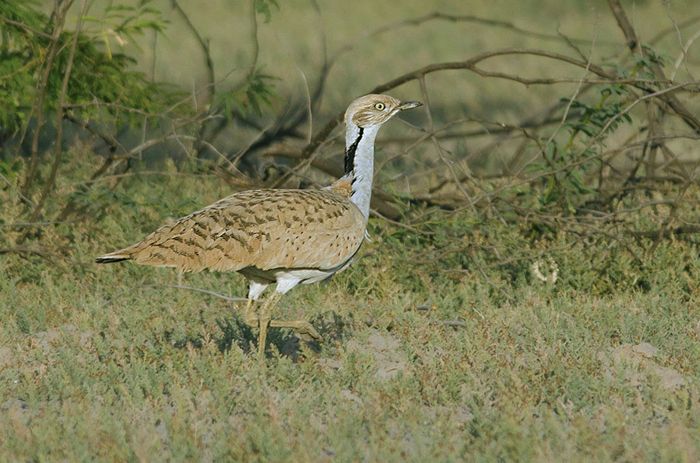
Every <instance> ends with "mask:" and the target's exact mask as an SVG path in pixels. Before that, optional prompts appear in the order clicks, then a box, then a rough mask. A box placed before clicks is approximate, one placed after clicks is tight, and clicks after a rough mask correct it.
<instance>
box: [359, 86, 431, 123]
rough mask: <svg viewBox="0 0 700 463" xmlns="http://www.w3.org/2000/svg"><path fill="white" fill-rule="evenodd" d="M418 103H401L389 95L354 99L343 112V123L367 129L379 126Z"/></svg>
mask: <svg viewBox="0 0 700 463" xmlns="http://www.w3.org/2000/svg"><path fill="white" fill-rule="evenodd" d="M422 104H423V103H421V102H419V101H401V100H397V99H396V98H394V97H392V96H389V95H375V94H371V95H365V96H361V97H360V98H358V99H356V100H355V101H353V102H352V103H350V106H348V110H347V111H346V112H345V123H346V124H348V125H350V124H354V125H356V126H358V127H362V128H368V127H373V126H380V125H382V124H383V123H385V122H386V121H388V120H389V119H391V118H392V117H393V116H394V115H396V114H397V113H399V112H401V111H403V110H405V109H411V108H415V107H417V106H421V105H422Z"/></svg>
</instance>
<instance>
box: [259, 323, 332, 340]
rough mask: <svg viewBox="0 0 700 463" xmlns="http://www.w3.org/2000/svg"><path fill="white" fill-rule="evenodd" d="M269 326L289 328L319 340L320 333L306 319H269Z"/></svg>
mask: <svg viewBox="0 0 700 463" xmlns="http://www.w3.org/2000/svg"><path fill="white" fill-rule="evenodd" d="M270 326H271V327H273V328H291V329H293V330H294V331H296V332H298V333H299V334H301V335H307V336H309V337H310V338H312V339H314V340H316V341H320V340H321V335H320V334H318V331H316V329H315V328H314V327H313V325H312V324H311V323H309V322H307V321H306V320H270Z"/></svg>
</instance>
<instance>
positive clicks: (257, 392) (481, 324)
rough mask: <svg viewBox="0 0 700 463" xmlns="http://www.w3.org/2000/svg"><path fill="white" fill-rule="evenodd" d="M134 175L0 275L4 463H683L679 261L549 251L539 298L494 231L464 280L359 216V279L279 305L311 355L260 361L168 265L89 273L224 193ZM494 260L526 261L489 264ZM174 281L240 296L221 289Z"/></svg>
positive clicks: (235, 289)
mask: <svg viewBox="0 0 700 463" xmlns="http://www.w3.org/2000/svg"><path fill="white" fill-rule="evenodd" d="M144 180H145V179H143V178H139V177H135V178H133V179H130V180H127V181H125V182H124V183H123V184H122V186H121V187H120V188H121V189H123V192H124V193H125V195H126V194H127V193H128V197H129V200H128V201H126V200H124V201H123V202H121V203H119V202H118V203H115V204H114V205H112V206H111V207H110V209H109V210H108V211H107V212H109V214H107V215H106V217H105V218H104V219H102V220H101V221H98V222H94V223H87V224H82V225H79V226H80V227H86V228H85V229H79V230H78V229H75V230H74V232H75V238H73V244H72V245H71V247H70V254H69V255H68V256H67V259H65V258H64V259H59V260H58V261H57V262H56V263H55V264H52V263H51V262H47V261H45V260H43V259H39V258H29V260H26V259H24V258H20V257H18V256H14V255H10V256H5V257H3V258H2V260H0V272H1V273H2V274H3V275H5V278H3V279H1V280H0V293H2V295H3V301H2V303H1V304H0V317H2V320H3V321H4V323H3V324H2V326H1V327H0V408H1V409H2V416H3V418H2V419H1V420H0V460H4V461H18V460H25V461H26V460H32V461H56V460H68V461H86V460H95V459H97V460H106V461H115V460H116V461H123V460H140V461H182V460H205V461H207V460H209V461H211V460H234V461H358V460H366V461H406V460H408V461H456V460H468V461H515V460H517V461H564V460H566V461H591V460H595V461H696V460H697V459H698V452H699V451H700V448H699V442H700V439H699V438H700V436H699V435H698V429H700V428H698V426H697V423H698V420H699V419H700V410H699V408H698V404H697V400H696V397H697V396H698V393H699V392H700V391H699V390H698V373H699V372H700V360H699V359H700V326H699V325H698V318H697V311H696V310H695V309H694V308H695V307H697V306H698V302H699V297H698V296H699V295H700V292H699V291H698V285H697V281H698V280H697V275H698V273H699V271H698V259H697V249H696V248H694V247H693V246H690V245H688V244H684V243H682V242H665V243H662V244H661V245H659V246H656V247H652V246H650V245H649V244H640V245H636V247H635V250H636V251H638V252H640V253H643V254H644V255H645V256H647V259H645V261H647V262H649V263H648V264H647V265H646V267H644V268H643V269H640V268H638V267H635V265H634V264H633V263H632V261H631V260H629V259H626V258H625V253H624V252H622V251H620V250H614V249H613V251H611V254H610V258H611V259H616V260H617V261H618V265H617V267H610V266H608V267H607V268H606V270H604V271H602V272H593V273H591V267H593V268H596V267H598V266H599V265H608V264H606V263H605V262H607V261H605V260H604V259H603V260H602V261H598V260H596V259H597V257H596V254H600V255H602V254H604V253H605V252H606V251H605V250H604V249H603V247H602V246H601V247H600V248H599V249H592V248H591V247H590V246H588V247H584V246H582V245H580V244H576V243H575V242H574V241H566V239H565V238H562V240H564V241H565V242H563V243H552V244H551V246H552V247H551V249H552V250H553V251H552V253H551V255H552V256H553V258H555V260H557V261H558V262H559V265H560V274H561V276H560V278H559V280H558V281H557V283H556V284H555V285H553V286H552V285H546V284H543V283H541V282H539V281H538V280H536V279H533V278H532V277H531V276H530V275H529V271H528V266H529V264H530V263H531V260H528V259H527V258H526V257H524V256H527V255H529V254H527V253H529V252H531V251H532V250H533V248H532V246H527V245H526V244H525V242H524V241H513V240H516V239H517V238H516V237H517V233H515V232H511V233H509V232H508V230H507V229H505V228H504V229H503V230H500V231H499V230H497V229H496V228H490V229H491V230H494V231H496V233H495V235H496V236H497V238H493V239H492V241H491V245H490V246H487V245H485V244H484V245H483V246H481V248H479V247H477V248H474V249H477V250H476V251H475V250H474V249H472V250H471V251H467V250H466V249H467V248H465V250H464V251H462V252H465V253H467V254H468V258H467V259H465V260H463V262H466V263H464V264H459V265H458V264H456V263H455V262H457V261H455V260H453V259H458V260H459V259H462V257H463V256H459V255H451V254H450V255H445V256H443V257H437V256H439V254H435V253H436V252H437V251H439V250H441V249H444V247H443V246H442V245H440V246H437V247H436V246H433V245H431V244H430V243H428V242H426V241H421V240H418V239H415V238H414V239H413V240H410V239H407V236H409V235H408V232H406V231H405V230H403V229H397V228H393V227H391V226H389V225H387V224H385V223H383V222H380V221H373V222H372V224H371V229H372V235H373V242H371V243H368V244H367V246H366V248H365V250H364V251H363V253H362V257H361V258H360V259H359V261H358V262H357V263H356V264H355V265H354V266H353V267H351V268H350V269H349V270H348V271H346V272H344V273H342V274H339V275H337V276H336V277H335V278H334V279H332V280H331V281H330V282H329V283H327V284H322V285H314V286H310V287H302V288H299V289H296V290H295V291H293V292H292V293H290V294H289V295H288V297H286V298H285V299H284V300H283V302H282V303H281V305H280V307H279V309H278V311H277V313H278V314H279V315H280V316H284V317H293V316H298V315H301V316H303V317H307V318H309V319H311V320H312V321H313V323H314V325H315V326H316V327H317V328H318V329H319V330H320V331H321V332H322V334H323V335H324V336H325V338H326V341H325V342H324V343H323V344H322V345H320V346H319V345H317V346H307V345H305V344H303V343H299V341H298V340H297V339H296V338H295V337H294V336H293V334H292V333H290V332H286V331H278V330H273V332H272V334H271V343H270V349H269V355H268V358H267V364H266V365H265V366H263V367H261V365H259V364H258V362H257V359H256V355H255V352H254V348H253V350H252V351H249V350H250V349H251V346H254V342H255V333H252V332H250V331H249V330H247V328H245V327H244V325H243V324H242V323H241V321H240V318H239V317H240V313H239V312H237V311H236V310H235V309H234V308H233V307H231V306H230V304H229V303H227V302H225V301H223V300H221V299H217V298H215V297H211V296H205V295H201V294H198V293H193V292H188V291H184V290H178V289H173V288H171V287H168V285H172V284H175V283H176V281H177V279H176V275H175V274H174V273H173V272H170V271H167V270H161V269H153V268H144V267H138V266H135V265H111V266H96V265H93V264H92V263H91V260H92V258H93V257H94V256H95V255H97V254H99V253H101V252H103V251H107V250H110V249H112V248H113V247H117V246H120V245H123V244H126V243H128V242H129V241H132V240H134V239H137V238H139V237H140V236H141V235H142V234H143V233H144V232H147V231H149V230H150V229H152V228H153V226H155V225H157V223H159V222H160V221H161V220H162V219H161V218H160V217H163V216H168V215H177V214H179V213H181V212H182V211H181V210H180V209H185V208H191V205H190V204H189V203H190V202H193V203H199V204H204V203H206V202H207V201H209V200H211V199H212V198H213V197H216V196H218V195H219V193H220V191H219V189H220V188H222V186H221V185H220V183H221V182H220V181H218V180H215V179H213V178H208V179H207V178H205V179H204V180H197V179H192V178H189V177H184V176H176V177H172V178H170V179H169V180H167V182H166V181H151V182H146V181H144ZM182 192H187V193H186V195H187V197H185V198H182V197H181V195H182ZM155 195H164V197H173V198H174V197H178V195H180V198H181V200H182V204H175V205H168V204H162V203H158V204H155V203H152V202H151V201H149V199H148V198H152V197H155ZM470 220H472V223H473V218H470V217H469V216H468V214H467V213H464V214H462V216H461V217H454V216H453V217H452V218H447V217H443V222H442V223H443V228H444V229H445V230H449V229H450V227H455V228H459V226H463V227H465V228H466V227H469V226H474V225H469V223H470ZM132 224H135V226H133V227H132ZM460 224H461V225H460ZM494 226H495V225H494ZM78 231H79V232H80V233H78ZM555 244H556V246H555ZM494 246H495V249H496V252H500V251H498V247H502V249H505V250H510V255H512V256H514V257H523V261H522V262H521V263H519V264H516V265H511V266H510V267H498V266H493V265H490V263H489V262H488V261H487V260H485V259H487V258H488V256H489V255H490V254H492V253H493V252H494ZM478 249H482V250H481V251H478ZM421 259H427V260H431V261H432V263H424V264H416V263H417V262H420V260H421ZM516 262H517V260H516ZM412 263H413V265H411V264H412ZM460 269H461V270H460ZM456 270H459V271H456ZM482 272H483V273H482ZM641 277H644V278H645V281H646V283H645V284H644V285H638V284H633V282H634V281H638V280H639V278H641ZM606 278H607V279H608V283H607V284H600V281H601V280H605V279H606ZM628 280H629V281H628ZM596 283H598V285H596ZM185 284H188V285H191V286H196V287H202V288H210V289H214V290H217V291H220V292H223V293H226V294H233V295H242V294H244V291H245V287H244V281H243V279H242V278H241V277H239V276H236V275H230V274H212V273H204V274H196V275H188V276H187V277H186V280H185ZM643 343H649V344H650V345H651V346H653V348H649V349H651V351H649V349H647V348H645V347H644V346H645V344H643ZM635 346H636V347H635ZM640 346H641V347H640ZM654 348H655V349H656V351H654Z"/></svg>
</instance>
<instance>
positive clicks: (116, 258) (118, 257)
mask: <svg viewBox="0 0 700 463" xmlns="http://www.w3.org/2000/svg"><path fill="white" fill-rule="evenodd" d="M125 251H126V249H120V250H119V251H114V252H110V253H109V254H105V255H104V256H100V257H98V258H96V259H95V262H96V263H98V264H111V263H112V262H121V261H123V260H131V259H132V256H131V254H129V253H128V252H125Z"/></svg>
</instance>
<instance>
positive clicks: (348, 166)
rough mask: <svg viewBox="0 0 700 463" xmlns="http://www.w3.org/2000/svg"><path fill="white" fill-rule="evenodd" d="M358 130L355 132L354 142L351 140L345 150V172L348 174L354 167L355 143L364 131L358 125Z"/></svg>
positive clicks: (358, 142) (358, 141) (360, 138)
mask: <svg viewBox="0 0 700 463" xmlns="http://www.w3.org/2000/svg"><path fill="white" fill-rule="evenodd" d="M359 129H360V131H359V133H358V134H357V138H356V139H355V141H354V142H352V145H350V146H348V148H347V149H346V150H345V174H346V175H347V174H350V173H352V171H353V169H354V168H355V152H356V151H357V145H359V144H360V140H362V133H363V132H364V131H365V129H363V128H362V127H359Z"/></svg>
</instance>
